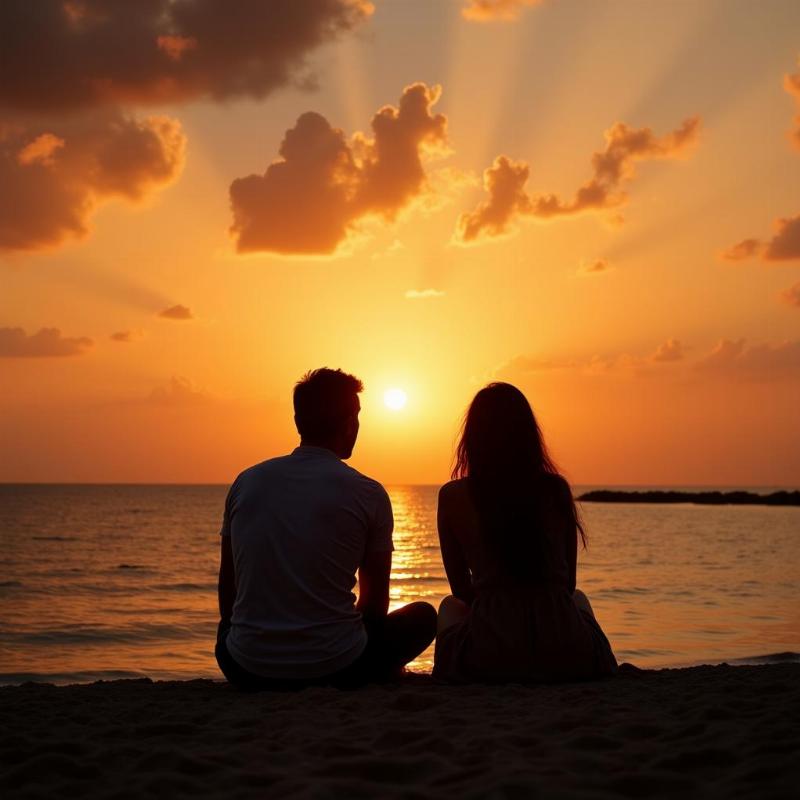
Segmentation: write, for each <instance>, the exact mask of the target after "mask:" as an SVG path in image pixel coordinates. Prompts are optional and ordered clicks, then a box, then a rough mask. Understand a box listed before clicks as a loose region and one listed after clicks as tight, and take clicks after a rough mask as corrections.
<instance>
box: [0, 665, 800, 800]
mask: <svg viewBox="0 0 800 800" xmlns="http://www.w3.org/2000/svg"><path fill="white" fill-rule="evenodd" d="M798 718H800V663H796V662H782V663H776V664H765V665H761V666H730V665H722V666H701V667H692V668H688V669H665V670H646V671H643V672H640V673H631V674H624V675H620V676H618V677H615V678H612V679H607V680H603V681H598V682H593V683H572V684H562V685H530V686H529V685H520V684H509V685H504V686H482V685H468V686H463V687H455V686H447V685H440V684H436V683H434V682H433V680H432V679H431V678H430V676H427V675H413V674H412V675H409V676H407V677H406V678H405V679H403V681H401V682H399V683H397V684H388V685H384V686H369V687H366V688H364V689H359V690H354V691H341V690H337V689H332V688H319V687H315V688H310V689H305V690H303V691H298V692H287V693H278V692H262V693H259V694H255V695H247V694H241V693H239V692H237V691H236V690H234V689H232V687H230V686H229V685H227V684H226V683H224V682H222V681H212V680H192V681H177V682H176V681H164V682H153V681H151V680H149V679H140V680H123V681H111V682H99V683H93V684H79V685H72V686H61V687H57V686H53V685H47V684H24V685H22V686H13V687H3V688H0V721H1V722H2V723H3V725H4V730H5V731H7V733H6V735H5V737H3V738H2V740H0V762H2V776H1V777H0V786H2V787H3V788H4V790H5V791H10V792H18V793H25V796H52V795H53V794H65V795H66V794H69V795H73V796H84V797H99V796H109V795H111V794H115V795H117V796H129V797H133V796H141V795H144V794H148V793H157V794H161V795H164V794H166V795H176V794H184V793H185V794H192V795H193V796H196V797H223V796H225V797H230V796H231V795H233V796H240V797H248V796H253V795H258V796H263V795H264V794H268V795H269V796H270V797H284V796H303V797H312V796H313V797H338V796H349V797H419V798H422V797H433V798H438V797H441V798H445V797H452V796H466V797H486V796H489V795H491V796H496V797H528V796H533V795H537V794H541V795H542V796H547V797H551V796H556V797H583V796H586V797H589V796H591V797H595V798H597V797H601V798H602V797H667V796H675V795H676V794H683V795H686V796H687V797H706V796H715V797H727V796H734V795H735V796H738V797H754V798H755V797H764V796H769V797H774V798H779V797H787V798H789V797H792V796H794V792H795V791H796V786H797V781H798V780H800V765H799V761H798V759H797V757H796V756H797V754H800V729H798V727H797V725H796V722H795V721H796V720H797V719H798Z"/></svg>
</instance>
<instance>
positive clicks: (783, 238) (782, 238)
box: [764, 214, 800, 261]
mask: <svg viewBox="0 0 800 800" xmlns="http://www.w3.org/2000/svg"><path fill="white" fill-rule="evenodd" d="M774 227H775V235H774V236H773V237H772V238H771V239H770V240H769V241H768V242H767V245H766V249H765V250H764V259H765V260H767V261H789V260H793V259H795V258H800V214H797V216H794V217H788V218H784V219H778V220H776V221H775V225H774Z"/></svg>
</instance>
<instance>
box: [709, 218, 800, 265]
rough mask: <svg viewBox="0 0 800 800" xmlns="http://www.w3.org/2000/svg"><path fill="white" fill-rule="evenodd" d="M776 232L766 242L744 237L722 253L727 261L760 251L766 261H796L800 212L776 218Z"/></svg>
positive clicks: (738, 259)
mask: <svg viewBox="0 0 800 800" xmlns="http://www.w3.org/2000/svg"><path fill="white" fill-rule="evenodd" d="M773 227H774V228H775V233H774V235H773V236H772V238H771V239H769V240H767V241H766V242H763V241H761V239H744V240H742V241H741V242H739V243H738V244H735V245H733V247H729V248H728V249H727V250H724V251H723V252H722V253H721V254H720V255H721V257H722V258H724V259H726V260H727V261H741V260H742V259H745V258H750V257H751V256H754V255H756V254H758V253H760V254H761V258H762V259H763V260H764V261H794V260H795V259H798V258H800V214H797V215H796V216H794V217H784V218H781V219H776V220H775V222H774V224H773Z"/></svg>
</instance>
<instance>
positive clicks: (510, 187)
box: [458, 156, 532, 242]
mask: <svg viewBox="0 0 800 800" xmlns="http://www.w3.org/2000/svg"><path fill="white" fill-rule="evenodd" d="M529 174H530V169H529V167H528V165H527V164H526V163H525V162H524V161H512V160H511V159H510V158H507V157H506V156H498V157H497V158H496V159H495V160H494V163H493V164H492V166H491V167H489V169H487V170H486V171H485V172H484V173H483V188H484V189H485V190H486V194H487V195H488V197H487V198H486V200H484V201H483V202H481V203H480V204H479V205H478V207H477V208H476V209H475V210H474V211H473V212H472V213H470V214H462V215H461V218H460V219H459V222H458V229H459V234H460V235H459V237H458V238H460V239H461V241H463V242H471V241H473V240H475V239H477V238H478V237H479V236H480V235H485V236H502V235H503V234H504V233H507V232H508V231H509V225H510V222H511V220H512V219H513V218H514V217H515V216H516V215H518V214H530V213H531V208H532V206H531V200H530V198H529V197H528V195H527V194H526V193H525V183H526V182H527V180H528V175H529Z"/></svg>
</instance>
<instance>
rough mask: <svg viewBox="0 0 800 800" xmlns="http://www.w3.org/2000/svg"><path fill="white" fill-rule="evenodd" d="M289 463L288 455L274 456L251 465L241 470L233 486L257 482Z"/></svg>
mask: <svg viewBox="0 0 800 800" xmlns="http://www.w3.org/2000/svg"><path fill="white" fill-rule="evenodd" d="M288 463H289V455H288V454H287V455H282V456H274V457H273V458H268V459H266V460H264V461H260V462H259V463H258V464H253V465H252V466H250V467H247V468H246V469H243V470H242V471H241V472H240V473H239V474H238V475H237V476H236V480H235V481H234V485H236V484H239V485H241V484H243V483H247V482H249V481H251V480H257V479H259V478H261V477H263V476H264V475H265V474H269V473H270V472H280V470H281V469H283V468H284V467H285V466H286V465H287V464H288Z"/></svg>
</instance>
